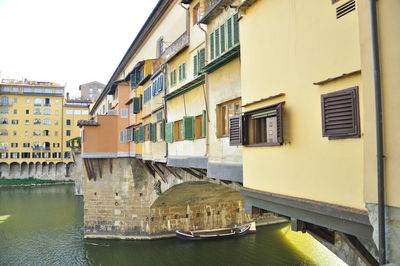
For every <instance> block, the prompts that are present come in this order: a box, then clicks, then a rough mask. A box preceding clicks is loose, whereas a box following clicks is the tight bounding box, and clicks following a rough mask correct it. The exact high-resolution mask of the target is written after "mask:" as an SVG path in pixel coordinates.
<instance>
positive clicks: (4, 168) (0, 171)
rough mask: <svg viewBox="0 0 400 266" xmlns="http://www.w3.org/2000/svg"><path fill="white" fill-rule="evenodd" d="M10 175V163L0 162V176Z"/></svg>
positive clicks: (7, 176) (6, 176)
mask: <svg viewBox="0 0 400 266" xmlns="http://www.w3.org/2000/svg"><path fill="white" fill-rule="evenodd" d="M4 177H5V178H9V177H10V165H9V164H8V163H0V178H4Z"/></svg>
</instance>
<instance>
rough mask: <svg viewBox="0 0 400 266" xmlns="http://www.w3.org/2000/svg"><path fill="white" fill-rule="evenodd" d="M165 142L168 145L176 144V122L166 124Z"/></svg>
mask: <svg viewBox="0 0 400 266" xmlns="http://www.w3.org/2000/svg"><path fill="white" fill-rule="evenodd" d="M164 134H165V141H166V142H168V143H172V142H174V122H170V123H166V124H165V133H164Z"/></svg>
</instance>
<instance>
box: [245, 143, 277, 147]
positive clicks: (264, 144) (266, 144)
mask: <svg viewBox="0 0 400 266" xmlns="http://www.w3.org/2000/svg"><path fill="white" fill-rule="evenodd" d="M243 146H245V147H269V146H282V144H280V143H254V144H246V145H243Z"/></svg>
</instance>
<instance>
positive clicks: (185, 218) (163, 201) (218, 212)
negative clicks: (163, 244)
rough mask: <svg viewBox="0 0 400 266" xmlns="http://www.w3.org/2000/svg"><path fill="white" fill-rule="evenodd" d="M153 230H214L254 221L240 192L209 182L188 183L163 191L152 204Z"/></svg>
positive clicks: (151, 228)
mask: <svg viewBox="0 0 400 266" xmlns="http://www.w3.org/2000/svg"><path fill="white" fill-rule="evenodd" d="M150 213H151V223H150V233H155V234H156V233H158V232H174V231H175V230H196V229H212V228H221V227H227V226H233V225H238V224H245V223H248V222H250V221H251V216H250V215H247V214H245V212H244V197H243V195H242V194H240V192H238V191H236V190H233V189H231V188H228V187H226V186H223V185H218V184H214V183H209V182H199V181H197V182H185V183H182V184H178V185H175V186H173V187H171V188H170V189H168V190H167V191H165V192H164V193H162V194H161V195H160V196H159V197H158V198H157V199H156V200H155V201H154V202H153V204H152V205H151V207H150Z"/></svg>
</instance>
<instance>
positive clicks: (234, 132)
mask: <svg viewBox="0 0 400 266" xmlns="http://www.w3.org/2000/svg"><path fill="white" fill-rule="evenodd" d="M241 121H242V116H240V115H238V116H232V117H230V119H229V124H230V125H229V145H230V146H239V145H242V134H241V130H242V128H241Z"/></svg>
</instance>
